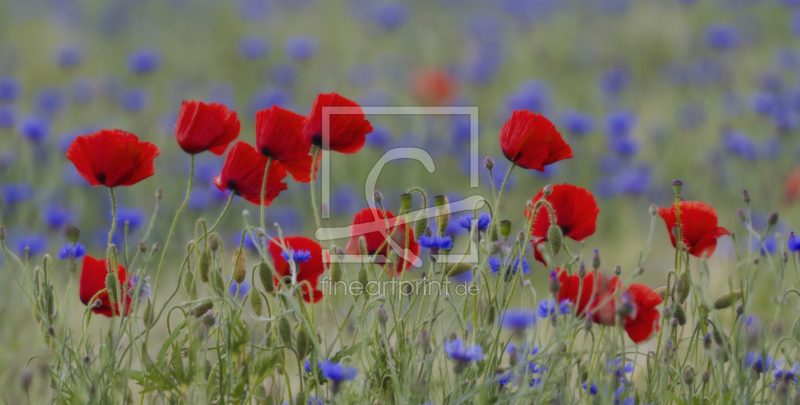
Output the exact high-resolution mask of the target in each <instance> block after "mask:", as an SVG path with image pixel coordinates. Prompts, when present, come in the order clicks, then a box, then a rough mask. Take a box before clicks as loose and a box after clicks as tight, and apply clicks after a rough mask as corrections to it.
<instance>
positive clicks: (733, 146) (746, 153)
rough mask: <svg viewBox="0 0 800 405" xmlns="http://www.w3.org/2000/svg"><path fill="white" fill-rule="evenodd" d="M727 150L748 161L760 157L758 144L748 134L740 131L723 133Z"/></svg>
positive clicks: (723, 140) (723, 141)
mask: <svg viewBox="0 0 800 405" xmlns="http://www.w3.org/2000/svg"><path fill="white" fill-rule="evenodd" d="M722 144H723V146H724V147H725V150H726V151H727V152H728V153H730V154H732V155H736V156H738V157H740V158H742V159H744V160H747V161H754V160H757V159H758V145H757V144H756V142H755V141H753V140H752V139H751V138H750V137H749V136H747V135H746V134H744V133H742V132H739V131H726V132H725V133H724V134H723V135H722Z"/></svg>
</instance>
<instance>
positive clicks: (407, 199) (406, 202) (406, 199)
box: [400, 193, 413, 212]
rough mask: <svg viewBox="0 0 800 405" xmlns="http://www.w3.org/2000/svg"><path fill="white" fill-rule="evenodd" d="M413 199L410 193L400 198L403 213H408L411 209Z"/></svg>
mask: <svg viewBox="0 0 800 405" xmlns="http://www.w3.org/2000/svg"><path fill="white" fill-rule="evenodd" d="M412 201H413V199H412V197H411V194H410V193H405V194H402V195H401V196H400V207H402V208H403V212H408V211H409V210H410V209H411V203H412Z"/></svg>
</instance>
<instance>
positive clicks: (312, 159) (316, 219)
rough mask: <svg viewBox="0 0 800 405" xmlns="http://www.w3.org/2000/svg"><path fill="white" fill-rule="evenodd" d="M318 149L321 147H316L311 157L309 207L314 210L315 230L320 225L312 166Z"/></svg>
mask: <svg viewBox="0 0 800 405" xmlns="http://www.w3.org/2000/svg"><path fill="white" fill-rule="evenodd" d="M320 150H321V149H319V148H317V150H316V151H314V153H313V157H312V158H311V208H313V211H314V220H315V221H317V222H316V224H317V230H319V229H320V228H321V227H322V225H320V221H319V213H318V212H317V198H316V196H315V195H314V182H315V181H316V180H317V179H316V177H317V173H316V172H315V171H314V168H315V167H316V166H317V156H319V152H320Z"/></svg>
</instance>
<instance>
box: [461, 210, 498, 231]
mask: <svg viewBox="0 0 800 405" xmlns="http://www.w3.org/2000/svg"><path fill="white" fill-rule="evenodd" d="M472 222H473V217H472V214H467V215H464V216H462V217H461V218H459V219H458V224H459V225H460V226H461V227H462V228H464V229H466V230H468V231H469V230H472ZM477 222H478V232H483V231H485V230H487V229H489V224H490V223H491V222H492V217H491V216H489V213H488V212H481V214H480V215H478V221H477Z"/></svg>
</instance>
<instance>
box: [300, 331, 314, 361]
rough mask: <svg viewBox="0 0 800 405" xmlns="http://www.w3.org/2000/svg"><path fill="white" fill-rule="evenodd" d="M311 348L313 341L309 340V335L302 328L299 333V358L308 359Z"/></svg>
mask: <svg viewBox="0 0 800 405" xmlns="http://www.w3.org/2000/svg"><path fill="white" fill-rule="evenodd" d="M310 347H311V341H310V340H309V339H308V333H306V330H305V329H304V328H300V330H299V331H298V332H297V357H298V358H300V359H304V358H306V355H307V354H308V350H309V348H310Z"/></svg>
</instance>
